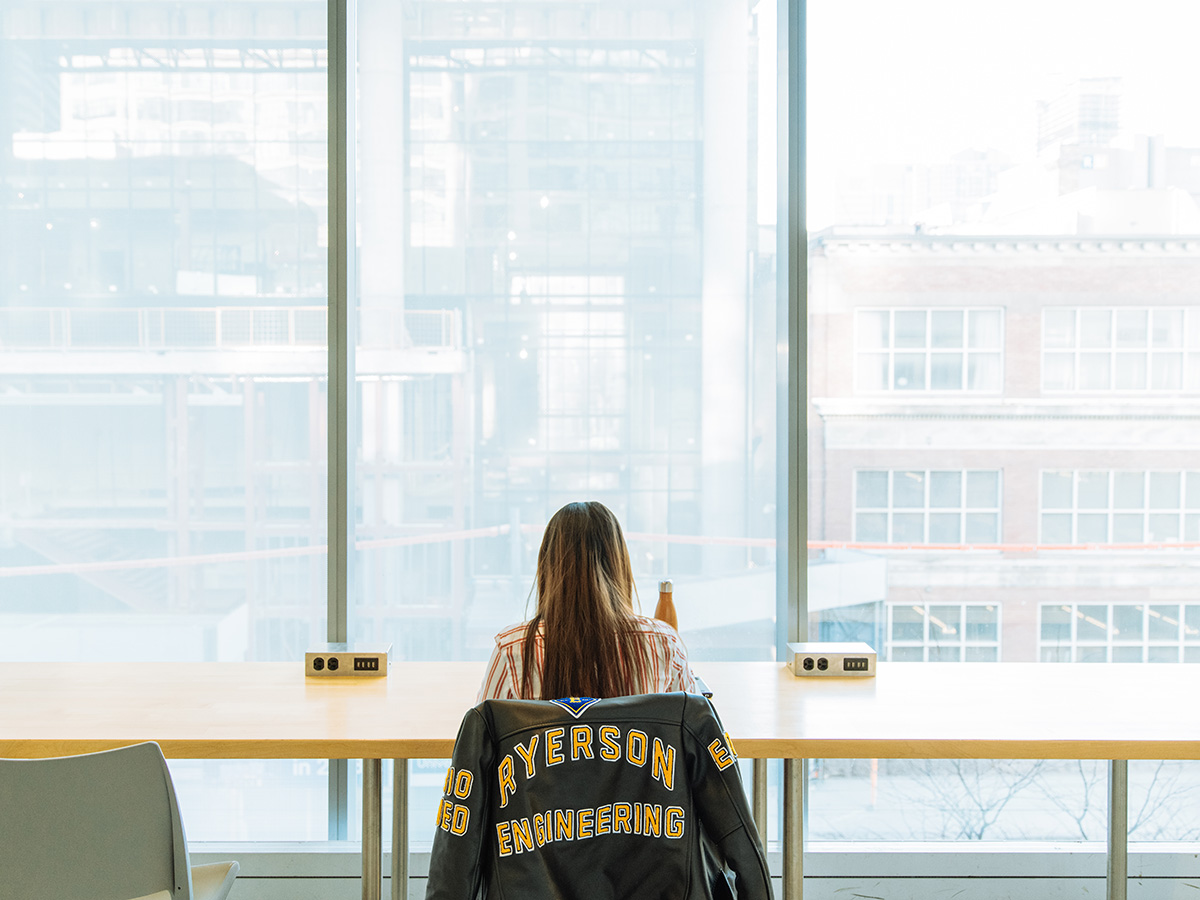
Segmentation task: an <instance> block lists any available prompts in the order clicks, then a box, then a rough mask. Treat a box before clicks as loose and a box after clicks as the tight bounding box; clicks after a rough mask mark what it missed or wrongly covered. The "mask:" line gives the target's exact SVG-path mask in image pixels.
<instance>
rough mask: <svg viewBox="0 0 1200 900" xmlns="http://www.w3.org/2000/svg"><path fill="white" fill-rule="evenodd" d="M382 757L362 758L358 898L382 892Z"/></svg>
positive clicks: (374, 898)
mask: <svg viewBox="0 0 1200 900" xmlns="http://www.w3.org/2000/svg"><path fill="white" fill-rule="evenodd" d="M382 781H383V760H381V759H364V760H363V797H362V815H363V818H362V900H380V894H381V893H382V892H383V873H382V870H383V789H382V784H381V782H382Z"/></svg>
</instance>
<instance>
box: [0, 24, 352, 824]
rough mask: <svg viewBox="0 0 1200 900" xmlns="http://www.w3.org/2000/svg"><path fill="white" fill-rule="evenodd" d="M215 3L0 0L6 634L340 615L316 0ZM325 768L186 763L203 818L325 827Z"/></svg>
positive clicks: (99, 646) (215, 635)
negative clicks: (333, 530) (334, 575)
mask: <svg viewBox="0 0 1200 900" xmlns="http://www.w3.org/2000/svg"><path fill="white" fill-rule="evenodd" d="M268 7H269V8H268ZM214 9H215V8H214V7H213V5H212V4H208V3H204V2H201V0H182V2H173V3H166V2H157V0H149V2H113V3H107V4H100V5H97V4H94V3H57V2H40V0H11V2H7V3H5V4H4V5H3V12H2V13H0V19H3V26H2V27H0V94H2V95H3V97H4V100H3V101H0V237H2V240H0V359H2V360H3V361H4V364H3V366H2V367H0V396H2V397H4V398H5V402H4V403H3V404H0V434H2V435H4V440H3V441H0V657H2V658H4V659H70V660H81V661H91V660H101V659H110V660H194V661H212V660H222V661H224V660H295V659H297V658H298V657H299V656H300V655H301V654H302V653H303V652H304V650H305V648H306V647H308V646H309V645H310V644H311V643H313V642H314V641H320V640H323V639H324V637H325V621H324V619H325V615H326V605H325V553H324V547H325V543H326V535H325V531H326V525H325V493H326V484H325V482H326V476H325V439H324V432H325V408H326V398H325V387H324V378H325V372H326V368H327V366H326V350H325V344H326V324H325V321H326V320H325V307H326V283H325V282H326V248H325V246H324V244H325V231H326V219H327V216H326V177H325V173H326V165H327V163H326V156H327V139H326V120H325V117H326V88H325V83H326V71H325V50H326V47H325V28H326V24H325V5H324V4H323V3H316V2H310V0H288V2H279V3H271V4H266V5H263V4H253V3H251V2H248V0H235V2H232V3H227V4H224V7H223V11H222V12H221V13H220V14H218V13H216V12H215V11H214ZM16 573H21V574H19V575H18V574H16ZM323 766H324V764H323V763H317V762H310V761H294V762H293V761H290V760H270V761H244V762H242V761H232V760H230V761H204V762H200V761H183V760H173V761H172V762H171V769H172V773H173V776H174V779H175V784H176V788H177V790H178V791H179V795H180V805H181V807H182V808H183V812H184V818H185V819H186V820H187V823H188V831H189V836H190V837H192V838H193V839H200V840H231V839H237V840H240V839H250V840H262V839H269V840H304V839H314V838H315V839H325V838H326V837H327V836H328V829H327V814H326V804H327V796H328V789H327V778H326V773H325V771H324V769H323Z"/></svg>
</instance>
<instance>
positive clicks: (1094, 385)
mask: <svg viewBox="0 0 1200 900" xmlns="http://www.w3.org/2000/svg"><path fill="white" fill-rule="evenodd" d="M1042 389H1043V390H1046V391H1186V392H1189V393H1194V392H1200V310H1197V309H1187V308H1184V307H1178V306H1177V307H1155V308H1149V309H1147V308H1122V307H1099V308H1091V307H1089V308H1069V307H1052V308H1049V309H1046V310H1045V311H1044V313H1043V327H1042Z"/></svg>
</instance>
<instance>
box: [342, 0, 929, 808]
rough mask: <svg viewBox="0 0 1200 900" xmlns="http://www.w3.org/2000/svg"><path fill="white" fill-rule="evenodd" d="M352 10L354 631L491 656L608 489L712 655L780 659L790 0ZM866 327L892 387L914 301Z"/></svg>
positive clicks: (697, 653)
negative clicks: (782, 177) (548, 556)
mask: <svg viewBox="0 0 1200 900" xmlns="http://www.w3.org/2000/svg"><path fill="white" fill-rule="evenodd" d="M357 12H358V41H357V53H358V60H357V64H358V72H359V79H358V89H359V102H358V107H357V125H358V133H357V154H358V196H357V198H356V209H355V213H356V216H357V222H358V230H359V233H360V240H359V246H358V259H357V262H358V267H359V268H358V271H359V278H358V307H359V308H358V310H357V321H356V324H357V339H356V340H357V353H356V358H355V367H356V372H355V376H356V381H357V384H358V391H357V397H356V418H357V423H358V433H357V434H354V435H351V436H350V440H352V441H353V442H354V444H353V446H355V447H356V450H357V459H356V473H355V474H356V484H355V486H354V494H355V506H356V509H357V511H358V516H357V522H356V523H355V527H356V537H357V539H358V541H359V543H360V545H362V549H361V552H360V554H359V555H358V557H357V559H356V560H355V571H354V578H353V583H352V586H353V599H352V601H351V608H350V610H349V627H350V631H351V634H352V635H353V636H354V637H356V638H357V639H359V640H364V641H365V640H371V641H374V640H386V641H391V642H392V643H393V644H394V647H395V651H396V654H397V656H398V657H399V658H404V659H482V658H486V657H487V656H488V654H489V652H490V649H491V646H492V641H493V636H494V635H495V634H496V632H497V631H499V630H501V629H502V628H503V627H505V626H506V625H509V624H511V623H513V622H516V621H520V620H522V619H523V618H525V617H526V614H527V601H528V599H529V596H530V594H529V592H530V588H531V586H532V582H533V573H534V569H535V566H536V557H537V550H538V546H539V543H540V541H541V533H542V529H543V527H544V524H545V522H546V521H547V520H548V518H549V517H550V515H551V514H553V513H554V512H555V510H557V509H558V508H559V507H560V506H562V505H563V504H565V503H567V502H570V501H574V500H588V499H590V500H599V501H601V502H603V503H605V504H606V505H608V506H609V507H610V508H611V509H612V510H613V511H614V512H615V513H616V515H617V516H618V518H619V519H620V520H621V522H622V524H623V526H624V527H625V530H626V535H627V538H628V542H629V550H630V554H631V557H632V561H633V567H634V576H635V579H636V580H637V583H638V586H639V594H640V597H641V598H642V604H643V609H644V610H645V611H648V610H646V607H647V606H649V608H650V609H652V608H653V607H652V604H650V603H649V600H650V598H652V597H653V595H654V582H655V581H656V580H658V579H660V578H668V577H669V578H671V579H672V580H673V581H674V582H675V591H676V598H677V601H678V605H679V611H680V626H681V630H682V633H683V637H684V640H685V642H686V643H687V645H688V648H689V652H690V654H691V655H692V656H693V657H694V658H696V659H704V658H706V657H707V658H743V659H769V658H772V656H773V654H774V643H775V633H774V615H775V582H774V567H775V561H776V550H775V546H774V538H775V530H776V518H777V510H778V504H779V503H780V502H781V498H780V497H778V496H777V494H776V491H775V487H776V485H775V453H776V444H775V426H776V423H775V418H776V411H775V410H776V406H775V394H776V387H775V378H774V371H775V362H774V358H773V354H774V352H775V322H776V318H777V301H776V295H775V272H776V269H777V268H778V267H777V266H776V263H775V254H776V238H775V218H776V215H777V202H776V201H777V198H776V196H775V182H776V173H775V159H774V153H775V149H774V148H775V139H776V135H775V129H776V117H775V115H774V113H773V112H772V110H773V109H774V102H775V99H774V79H773V77H768V76H767V73H768V72H773V71H775V54H776V52H777V51H776V41H775V16H776V10H775V8H774V5H773V4H771V3H767V4H760V5H759V6H756V7H755V8H754V9H753V10H751V11H750V12H749V13H747V11H746V8H745V7H739V6H737V5H736V4H732V3H716V4H709V5H692V6H689V5H687V4H684V5H679V4H676V3H657V2H651V3H650V4H649V5H641V6H630V7H616V6H614V7H611V8H608V7H604V8H591V7H586V6H584V5H579V4H570V3H568V4H566V5H564V6H561V8H557V7H556V8H554V9H552V10H551V9H550V8H548V7H547V8H542V7H539V6H537V5H536V4H530V3H526V2H506V3H501V4H500V5H498V6H491V7H484V6H482V5H479V4H473V3H468V4H462V3H454V2H446V0H427V2H407V0H405V2H392V0H359V3H358V6H357ZM851 322H852V323H853V328H852V329H849V330H848V333H850V332H851V331H853V332H856V333H857V337H856V338H853V339H854V340H857V341H858V342H859V344H858V346H859V349H861V350H863V351H864V352H863V354H862V355H861V356H860V358H859V360H858V376H857V377H858V379H859V383H860V384H861V385H862V387H863V388H864V389H868V390H870V389H875V390H878V389H885V388H890V387H891V384H890V381H889V379H891V378H892V377H893V375H892V372H891V361H890V358H889V354H890V352H891V349H892V348H891V334H892V331H891V323H890V316H889V315H888V314H887V313H886V312H885V313H883V314H882V315H876V316H872V315H871V314H870V313H869V312H867V313H865V314H864V316H863V317H862V318H860V319H858V320H854V319H851ZM917 346H918V347H919V348H920V349H921V350H922V351H924V348H925V337H924V326H923V324H922V326H921V335H920V342H919V343H918V344H917ZM866 351H874V352H866ZM852 355H853V354H852ZM923 364H924V357H923V355H922V357H921V365H923ZM899 368H903V367H902V366H899ZM924 379H925V376H924V374H923V371H922V372H921V374H920V380H921V382H922V383H921V387H922V389H923V388H924ZM869 481H870V479H867V480H865V481H863V482H862V483H861V484H860V485H859V489H860V490H861V491H862V492H863V495H864V497H866V496H867V495H869V494H871V492H872V490H873V488H872V487H870V486H869V484H868V483H869ZM876 487H877V486H876ZM882 490H883V498H882V499H881V500H878V501H875V500H874V499H872V500H871V504H872V508H871V509H870V512H872V513H878V512H882V513H883V522H882V523H880V522H879V521H877V520H876V519H874V518H873V517H872V516H871V515H866V516H864V517H863V518H861V519H860V520H859V521H858V522H857V523H856V525H855V527H857V528H858V529H859V531H860V533H861V534H862V535H863V537H864V539H867V540H870V539H880V540H886V533H887V525H886V510H887V508H888V504H887V500H886V495H887V482H886V473H884V481H883V485H882ZM731 591H733V593H734V594H736V595H737V596H738V597H739V602H738V603H737V604H731V603H730V602H729V598H730V597H731V596H733V594H731ZM430 815H432V811H431V812H430Z"/></svg>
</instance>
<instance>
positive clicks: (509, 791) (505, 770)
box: [497, 756, 517, 809]
mask: <svg viewBox="0 0 1200 900" xmlns="http://www.w3.org/2000/svg"><path fill="white" fill-rule="evenodd" d="M497 776H498V778H499V780H500V808H501V809H503V808H504V807H506V806H508V800H509V798H510V797H511V796H512V795H513V794H515V793H516V792H517V782H516V781H515V780H514V779H513V761H512V756H505V757H504V759H502V760H500V767H499V769H498V770H497Z"/></svg>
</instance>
